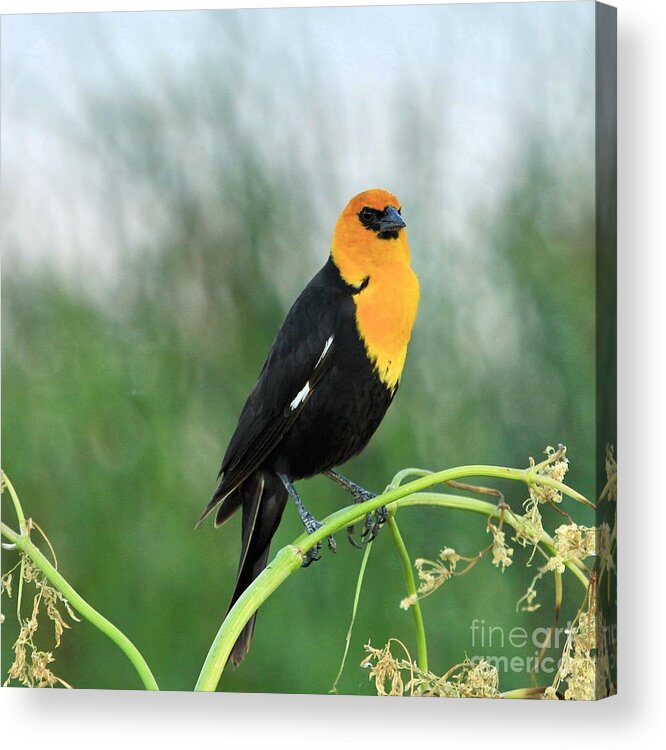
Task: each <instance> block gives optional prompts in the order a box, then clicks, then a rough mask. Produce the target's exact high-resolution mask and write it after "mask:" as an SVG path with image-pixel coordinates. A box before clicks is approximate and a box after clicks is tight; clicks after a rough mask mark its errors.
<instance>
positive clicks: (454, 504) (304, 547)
mask: <svg viewBox="0 0 666 750" xmlns="http://www.w3.org/2000/svg"><path fill="white" fill-rule="evenodd" d="M471 477H495V478H497V479H511V480H514V481H519V482H524V483H525V484H527V485H528V486H529V485H532V484H537V485H544V486H548V487H552V488H553V489H556V490H558V491H559V492H561V493H562V494H563V495H567V496H568V497H570V498H572V499H574V500H576V501H577V502H582V503H583V504H585V505H592V503H590V502H589V500H587V499H586V498H585V497H583V496H582V495H581V494H580V493H578V492H576V491H575V490H573V489H571V488H570V487H567V485H565V484H562V482H558V481H557V480H555V479H552V478H551V477H547V476H542V475H536V474H535V473H534V472H533V471H532V470H531V469H513V468H507V467H504V466H486V465H482V464H474V465H470V466H458V467H455V468H452V469H446V470H444V471H439V472H433V473H432V474H426V475H424V476H422V477H419V478H417V479H415V480H414V481H412V482H409V483H408V484H404V485H400V486H398V487H391V488H390V489H389V490H388V491H386V492H384V493H382V494H381V495H377V497H374V498H372V499H371V500H366V501H365V502H364V503H358V504H354V505H351V506H348V507H347V508H343V509H342V510H339V511H337V512H336V513H333V514H331V515H330V516H328V517H327V518H326V519H324V523H323V524H322V526H321V527H320V528H319V529H317V531H315V532H314V533H312V534H309V535H308V534H302V535H301V536H300V537H298V539H296V540H295V541H294V542H293V543H292V544H290V545H288V546H287V547H283V548H282V549H281V550H280V551H279V552H278V553H277V555H276V556H275V558H274V559H273V561H272V562H271V563H270V564H269V565H268V566H267V567H266V569H265V570H264V571H263V572H262V573H261V574H260V575H259V576H258V577H257V578H256V579H255V580H254V581H253V583H252V585H251V586H249V587H248V588H247V589H246V590H245V591H244V592H243V594H242V595H241V596H240V598H239V599H238V601H237V602H236V604H235V605H234V606H233V608H232V609H231V611H230V612H229V614H228V615H227V616H226V617H225V619H224V621H223V622H222V625H221V626H220V628H219V630H218V632H217V634H216V636H215V639H214V640H213V643H212V644H211V647H210V649H209V651H208V654H207V656H206V660H205V661H204V664H203V667H202V669H201V672H200V674H199V679H198V680H197V684H196V686H195V690H206V691H211V690H215V689H216V688H217V685H218V683H219V681H220V677H221V676H222V672H223V670H224V667H225V665H226V663H227V659H228V658H229V654H230V653H231V649H232V648H233V645H234V643H235V641H236V639H237V638H238V636H239V635H240V632H241V630H242V629H243V627H244V626H245V623H247V621H248V620H249V619H250V617H252V615H253V614H254V613H255V612H256V611H257V609H258V608H259V607H260V606H261V605H262V604H263V603H264V602H265V601H266V599H268V597H269V596H270V595H271V594H272V593H273V592H274V591H275V589H277V588H278V587H279V586H280V585H281V584H282V583H283V582H284V581H285V580H286V579H287V578H288V577H289V576H290V575H291V574H292V573H294V572H295V571H296V570H298V568H299V567H300V564H301V562H302V560H303V556H304V554H305V553H306V552H307V551H308V550H310V549H312V547H313V546H314V545H315V544H316V543H317V542H321V541H323V540H324V539H326V537H327V536H328V535H329V534H335V533H336V532H338V531H340V530H342V529H344V528H346V527H347V526H352V525H353V524H354V523H358V522H359V521H360V520H361V519H363V518H365V516H366V514H367V513H372V512H373V511H375V510H376V509H377V508H379V507H381V506H383V505H386V506H387V507H388V508H389V511H390V510H393V509H395V508H398V507H403V506H404V507H408V506H411V505H440V506H442V507H450V508H457V509H459V510H468V511H472V512H475V513H480V514H482V515H485V516H492V517H499V515H500V513H501V510H500V509H499V508H498V507H497V505H493V504H492V503H488V502H485V501H483V500H477V499H476V498H468V497H457V496H452V495H440V494H438V493H431V494H421V495H418V496H414V495H415V493H420V492H421V491H422V490H425V489H427V488H428V487H432V486H433V485H436V484H442V483H444V482H448V481H449V480H451V479H463V478H471ZM409 495H411V496H412V497H409V498H408V497H407V496H409ZM504 520H505V523H508V524H509V525H510V526H512V527H513V528H518V525H520V522H519V520H517V517H516V516H514V515H513V514H512V513H505V516H504ZM517 524H518V525H517ZM541 542H542V543H543V544H544V545H545V546H547V547H548V548H549V549H550V550H551V551H554V546H553V541H552V539H551V537H550V536H548V534H545V533H544V534H543V535H542V538H541ZM565 565H566V566H567V568H569V570H571V572H572V573H573V574H574V575H575V576H576V577H577V578H578V579H579V580H580V581H581V583H583V585H584V586H585V587H587V578H586V577H585V575H584V573H583V572H582V571H581V570H579V569H578V568H577V566H576V565H575V564H574V563H573V562H571V561H567V562H566V563H565Z"/></svg>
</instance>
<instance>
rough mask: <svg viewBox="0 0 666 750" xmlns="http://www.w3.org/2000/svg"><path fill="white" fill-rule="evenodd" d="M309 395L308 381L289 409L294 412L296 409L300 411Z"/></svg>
mask: <svg viewBox="0 0 666 750" xmlns="http://www.w3.org/2000/svg"><path fill="white" fill-rule="evenodd" d="M308 393H310V382H309V381H308V382H307V383H306V384H305V385H304V386H303V387H302V388H301V390H300V391H299V392H298V393H297V394H296V397H295V398H294V400H293V401H292V402H291V404H289V408H290V409H291V410H292V411H294V409H298V407H299V406H300V405H301V404H302V403H303V402H304V401H305V399H306V398H307V397H308Z"/></svg>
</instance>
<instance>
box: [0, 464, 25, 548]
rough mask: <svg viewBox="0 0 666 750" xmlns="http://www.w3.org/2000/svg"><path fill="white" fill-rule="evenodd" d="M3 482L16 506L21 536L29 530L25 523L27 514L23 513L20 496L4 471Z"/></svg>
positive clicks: (15, 510)
mask: <svg viewBox="0 0 666 750" xmlns="http://www.w3.org/2000/svg"><path fill="white" fill-rule="evenodd" d="M2 481H3V483H4V485H5V487H7V490H8V491H9V496H10V497H11V499H12V503H13V504H14V512H15V513H16V518H17V519H18V522H19V529H20V531H21V534H24V533H25V531H26V528H27V524H26V522H25V514H24V513H23V508H22V507H21V502H20V501H19V499H18V495H17V494H16V490H15V489H14V485H13V484H12V483H11V482H10V481H9V477H8V476H7V475H6V474H5V472H4V471H3V472H2Z"/></svg>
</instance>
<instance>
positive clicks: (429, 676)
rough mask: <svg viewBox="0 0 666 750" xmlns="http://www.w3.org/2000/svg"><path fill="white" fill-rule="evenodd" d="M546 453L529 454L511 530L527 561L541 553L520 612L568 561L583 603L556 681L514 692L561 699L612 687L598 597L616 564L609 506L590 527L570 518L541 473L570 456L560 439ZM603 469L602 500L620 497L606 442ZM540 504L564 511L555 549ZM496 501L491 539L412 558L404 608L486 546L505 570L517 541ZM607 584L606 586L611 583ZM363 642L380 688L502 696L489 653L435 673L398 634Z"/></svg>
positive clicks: (553, 472)
mask: <svg viewBox="0 0 666 750" xmlns="http://www.w3.org/2000/svg"><path fill="white" fill-rule="evenodd" d="M545 454H546V458H545V460H544V461H542V462H541V463H539V464H536V463H535V462H534V460H533V459H530V466H529V469H530V479H531V481H530V485H529V497H528V499H527V500H526V501H525V503H524V504H523V508H524V515H523V516H522V517H521V518H519V517H515V516H514V518H516V521H517V523H516V524H512V525H513V526H514V529H515V532H514V536H513V539H512V540H511V541H513V542H518V543H519V544H520V545H522V546H523V547H527V546H532V547H533V551H532V555H531V556H530V559H529V561H528V563H527V564H528V565H529V564H530V562H531V560H532V558H533V557H534V554H535V553H536V552H537V549H538V551H539V553H540V554H542V555H543V556H544V557H545V558H546V560H545V563H544V564H543V565H542V566H541V567H539V569H538V572H537V573H536V575H535V576H534V577H533V579H532V581H531V582H530V584H529V586H528V588H527V591H526V592H525V594H524V595H523V596H522V597H521V599H520V600H519V601H518V603H517V607H516V608H517V610H519V611H523V612H534V611H536V610H537V609H539V608H540V607H541V604H540V603H539V602H538V601H537V583H538V582H539V581H540V580H541V579H542V578H544V576H546V575H548V574H550V573H555V574H556V576H559V575H560V574H562V573H564V572H565V568H566V564H569V565H570V566H571V565H572V564H573V565H575V566H576V567H577V569H578V570H579V571H580V572H582V573H583V574H584V575H586V576H589V579H590V583H589V585H588V589H587V593H586V597H585V600H584V602H583V605H582V607H581V610H579V612H578V614H577V615H576V618H575V619H574V620H573V622H572V623H571V624H570V625H569V627H568V629H567V630H565V631H564V632H565V633H566V636H567V638H566V642H565V644H564V647H563V650H562V654H561V658H560V660H559V663H558V668H557V672H556V675H555V678H554V680H553V683H552V684H551V685H550V686H548V687H547V688H538V687H534V688H528V689H525V690H524V691H514V693H517V692H519V693H521V694H524V696H526V697H527V696H528V695H532V696H537V695H542V696H543V697H544V698H546V699H559V698H562V697H564V699H566V700H594V699H598V698H601V697H605V696H607V695H609V694H611V693H612V692H614V689H615V688H614V684H613V681H612V676H611V668H610V656H609V649H612V648H613V645H610V644H609V642H608V633H607V629H606V628H605V627H604V625H603V612H602V611H601V609H600V608H599V607H598V601H597V589H598V586H599V582H600V581H601V580H602V578H603V576H604V575H610V574H611V573H612V572H614V571H615V562H614V550H615V534H616V532H615V524H614V520H615V519H614V512H609V515H608V517H609V520H610V524H609V523H606V522H600V523H598V525H597V526H596V527H594V526H584V525H581V524H577V523H575V522H574V521H573V520H572V519H571V518H570V517H569V516H568V515H567V514H566V513H565V512H564V511H563V510H560V509H559V508H557V507H556V506H558V505H560V504H561V503H562V500H563V497H562V492H561V491H560V490H559V489H558V488H557V487H551V486H549V485H548V484H542V483H541V482H540V481H539V478H540V477H544V478H546V477H547V478H548V479H549V480H555V481H557V482H559V483H561V482H562V480H563V479H564V476H565V474H566V472H567V470H568V468H569V461H568V459H567V457H566V448H565V447H564V446H563V445H560V446H559V447H558V448H557V450H555V449H554V448H552V447H548V448H546V451H545ZM606 474H607V483H606V486H605V488H604V490H603V492H602V493H601V496H600V501H601V500H602V499H606V500H607V501H608V502H609V503H613V504H614V503H616V502H617V463H616V461H615V458H614V455H613V451H612V449H611V448H607V451H606ZM454 486H457V487H459V488H460V489H463V490H468V491H478V492H483V493H484V494H491V493H492V491H491V490H489V489H488V488H475V487H473V486H472V485H463V484H461V483H455V484H454ZM500 497H501V496H500ZM543 504H550V505H551V506H553V507H555V509H556V510H558V512H559V513H561V514H562V515H564V516H566V517H567V518H569V522H568V523H564V524H561V525H560V526H559V527H558V528H557V529H556V530H555V532H554V535H553V547H554V550H547V549H545V548H543V545H541V544H540V542H541V540H542V535H543V532H544V527H543V518H542V515H541V506H542V505H543ZM498 507H501V509H502V513H501V514H500V522H499V525H497V526H496V525H494V524H493V523H492V517H491V518H490V519H489V521H488V524H487V531H488V532H489V533H491V534H492V543H491V544H490V545H489V546H488V547H486V548H485V549H483V550H481V551H480V552H479V553H478V554H477V555H476V556H474V557H464V556H463V555H460V554H459V553H458V552H456V550H454V549H452V548H450V547H445V548H444V549H442V550H441V552H440V553H439V555H438V558H437V559H436V560H425V559H422V558H420V559H417V560H416V561H415V567H416V570H417V573H418V578H419V582H420V585H419V587H418V590H417V591H416V593H415V594H412V596H409V597H407V598H406V599H403V600H402V602H401V603H400V606H401V607H402V608H403V609H408V608H409V607H410V606H412V605H413V604H415V603H416V602H417V600H419V599H421V598H423V597H425V596H428V595H429V594H431V593H433V592H434V591H436V590H437V589H438V588H440V587H441V586H442V585H443V584H444V583H445V582H446V581H448V580H450V579H451V578H452V577H453V576H460V575H464V574H465V573H467V572H468V571H469V570H470V569H471V568H472V567H473V566H474V565H475V564H476V563H477V562H478V561H479V560H481V559H482V558H483V557H484V556H485V555H486V554H487V553H489V552H492V564H493V565H494V566H495V567H496V568H498V569H501V570H502V572H504V571H505V570H506V569H507V568H508V567H509V566H510V565H512V563H513V562H514V560H513V555H514V549H513V548H512V547H511V546H510V544H509V540H508V539H507V535H506V533H505V531H504V528H503V526H504V524H503V521H504V512H505V510H507V511H508V512H509V513H510V512H511V511H510V508H509V507H508V506H506V505H505V504H504V500H503V497H501V505H500V506H498ZM613 510H614V506H613V508H611V511H613ZM611 525H612V529H611ZM590 557H595V558H596V560H595V564H594V566H593V567H592V568H591V569H590V568H589V562H587V563H586V560H587V559H588V558H590ZM461 561H464V562H465V563H466V565H465V566H464V567H463V568H460V566H459V563H460V562H461ZM610 590H611V589H610V588H608V591H610ZM557 591H558V586H557V584H556V594H555V623H554V624H553V626H552V627H553V630H552V631H551V634H552V632H554V628H555V626H556V623H557V617H558V614H559V609H560V606H561V602H562V589H561V583H560V584H559V594H558V593H557ZM549 637H550V636H549ZM392 643H397V644H399V645H400V646H401V647H402V649H403V650H404V651H405V654H406V657H405V658H403V659H400V658H396V657H395V656H394V655H393V654H392V652H391V644H392ZM365 648H366V652H367V656H366V658H365V659H364V660H363V662H362V666H364V667H366V668H369V669H370V678H371V679H374V681H375V687H376V690H377V693H378V694H379V695H431V696H445V697H453V696H458V697H501V695H500V693H499V679H498V673H497V669H496V667H494V666H492V665H491V664H489V663H488V662H487V661H484V660H481V661H478V662H477V661H476V660H475V661H474V662H472V661H470V660H469V659H467V658H466V659H465V661H464V662H462V663H461V664H458V665H456V666H455V667H453V668H452V669H451V670H449V671H448V672H447V673H446V674H445V675H443V676H441V677H439V676H437V675H435V674H433V673H432V672H422V671H421V670H420V669H419V668H418V666H417V665H416V664H415V663H414V662H413V661H412V659H411V657H410V656H409V653H408V651H407V649H406V648H405V646H404V645H403V644H402V643H401V642H400V641H397V640H396V639H390V640H389V641H388V643H387V644H386V645H385V646H384V647H383V648H380V649H377V648H373V647H372V646H371V645H370V644H368V645H367V646H366V647H365ZM544 649H545V647H544ZM544 653H545V651H542V653H541V656H540V657H539V660H540V659H541V658H542V657H543V655H544Z"/></svg>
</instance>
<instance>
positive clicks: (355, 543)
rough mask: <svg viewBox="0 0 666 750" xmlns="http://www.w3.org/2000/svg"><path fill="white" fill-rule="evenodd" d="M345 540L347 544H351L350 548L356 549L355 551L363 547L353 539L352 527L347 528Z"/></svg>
mask: <svg viewBox="0 0 666 750" xmlns="http://www.w3.org/2000/svg"><path fill="white" fill-rule="evenodd" d="M347 539H348V540H349V544H351V546H352V547H356V549H363V546H362V545H360V544H359V543H358V542H357V541H356V539H354V526H347Z"/></svg>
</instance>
